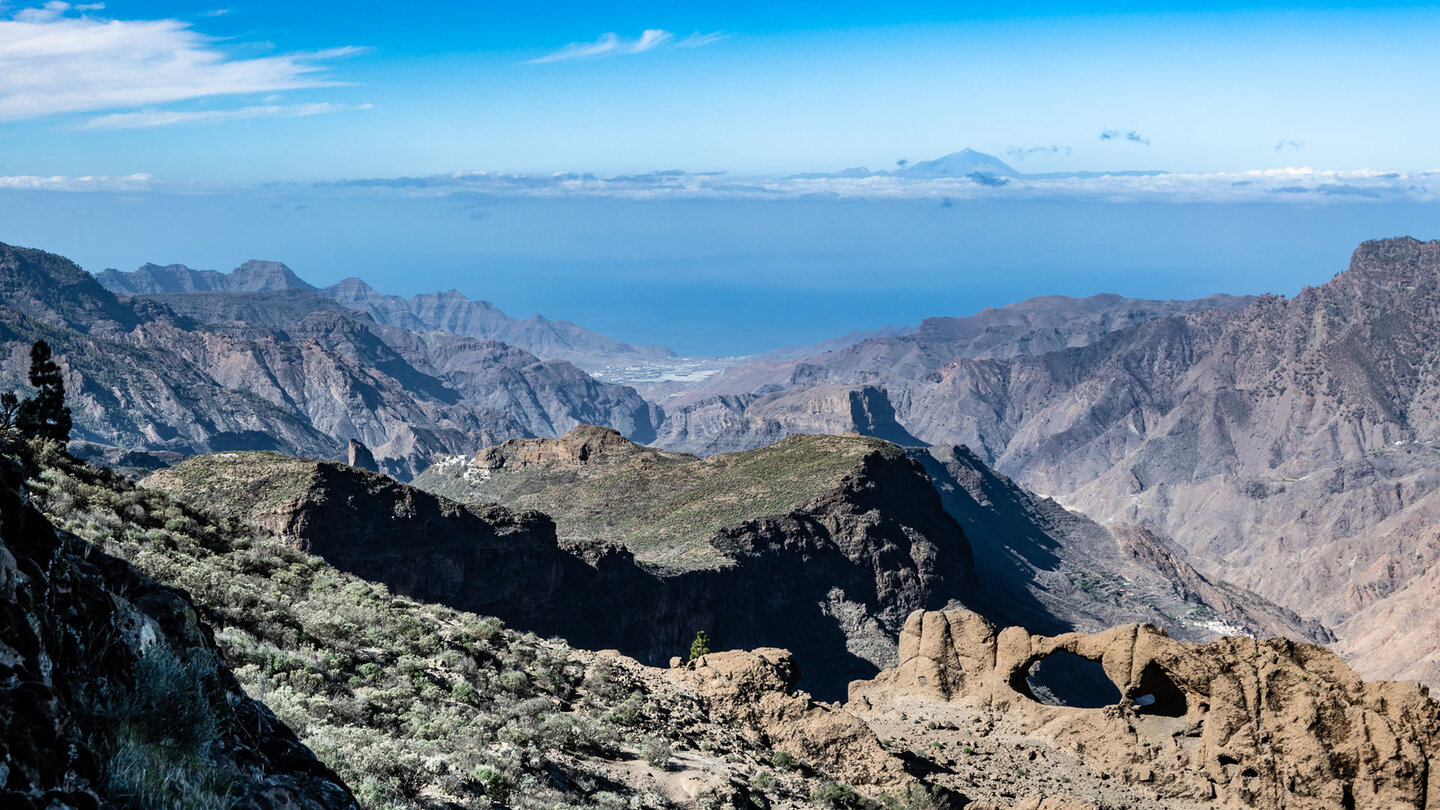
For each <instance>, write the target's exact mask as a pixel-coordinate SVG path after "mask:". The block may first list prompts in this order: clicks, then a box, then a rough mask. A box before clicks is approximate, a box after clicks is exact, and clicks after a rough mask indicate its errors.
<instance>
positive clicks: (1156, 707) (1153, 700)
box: [1131, 661, 1186, 717]
mask: <svg viewBox="0 0 1440 810" xmlns="http://www.w3.org/2000/svg"><path fill="white" fill-rule="evenodd" d="M1131 694H1132V695H1133V697H1132V698H1131V700H1132V701H1133V703H1132V704H1131V705H1132V706H1134V708H1135V711H1137V712H1139V713H1140V714H1158V715H1160V716H1162V717H1184V716H1185V705H1186V704H1185V692H1184V691H1183V690H1182V689H1181V688H1180V687H1178V686H1176V685H1175V681H1173V680H1171V679H1170V675H1169V674H1168V673H1167V672H1165V670H1164V668H1162V667H1161V666H1160V665H1159V664H1156V663H1155V662H1154V661H1152V662H1150V663H1148V664H1146V665H1145V668H1144V669H1143V670H1141V671H1140V680H1139V681H1138V682H1137V683H1136V685H1135V688H1134V689H1133V690H1132V692H1131Z"/></svg>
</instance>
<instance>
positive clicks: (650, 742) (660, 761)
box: [640, 737, 674, 771]
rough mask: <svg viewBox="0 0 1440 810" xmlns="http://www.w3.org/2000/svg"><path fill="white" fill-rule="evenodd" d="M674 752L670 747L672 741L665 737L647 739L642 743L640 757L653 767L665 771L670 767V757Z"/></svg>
mask: <svg viewBox="0 0 1440 810" xmlns="http://www.w3.org/2000/svg"><path fill="white" fill-rule="evenodd" d="M672 754H674V750H673V749H672V748H671V747H670V741H669V740H667V739H665V738H664V737H646V738H645V741H644V742H642V743H640V757H641V758H642V759H644V760H645V761H646V762H648V763H650V765H651V766H653V767H656V768H659V769H660V770H662V771H663V770H665V769H666V768H668V767H669V765H670V757H671V755H672Z"/></svg>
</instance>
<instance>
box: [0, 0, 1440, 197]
mask: <svg viewBox="0 0 1440 810" xmlns="http://www.w3.org/2000/svg"><path fill="white" fill-rule="evenodd" d="M4 8H5V9H6V12H0V13H8V15H9V16H10V17H11V19H10V20H9V21H8V22H6V23H0V26H9V27H10V28H12V29H14V28H20V27H24V29H25V30H24V31H23V32H20V31H16V32H12V33H11V34H10V35H8V36H7V35H5V34H0V67H7V68H13V67H14V66H15V65H17V64H22V63H26V62H28V63H29V64H31V65H34V64H35V63H36V61H37V59H38V58H39V57H38V56H37V52H39V53H40V54H42V55H43V53H44V51H45V47H46V46H45V45H39V46H35V49H34V50H32V51H29V52H25V53H22V54H21V55H20V56H19V57H18V58H12V59H10V60H7V58H6V56H5V52H6V50H7V47H8V49H10V50H12V52H13V50H14V49H15V48H16V46H17V44H19V43H17V42H15V41H14V40H15V39H16V38H27V39H29V40H30V41H31V42H32V43H33V41H34V40H36V39H42V38H47V37H48V41H49V47H50V48H51V53H52V54H60V55H58V56H56V55H52V56H49V57H47V58H49V59H52V60H54V61H63V62H64V63H66V64H68V65H70V66H71V67H72V68H73V72H72V73H71V74H68V75H52V76H51V77H50V81H51V82H53V83H54V85H57V86H58V85H60V84H61V83H62V82H63V86H64V87H65V88H66V90H67V92H68V93H69V94H70V95H79V96H80V97H79V98H70V99H66V100H64V101H62V100H61V99H59V98H58V96H59V95H60V94H59V93H58V92H56V90H57V89H58V87H57V86H46V83H45V81H46V80H45V79H43V78H41V79H37V80H36V81H35V82H34V83H32V84H31V85H29V86H24V87H22V86H17V85H21V84H23V81H24V80H23V78H22V77H20V76H18V75H17V74H18V73H19V72H20V71H18V70H16V69H7V70H4V71H0V74H9V75H10V76H11V78H9V79H6V78H3V77H0V121H3V123H0V174H6V175H14V174H35V175H69V176H76V175H128V174H133V173H148V174H152V175H157V176H161V177H166V178H171V179H175V180H194V181H212V182H239V183H255V182H262V181H272V180H315V179H338V178H346V177H378V176H396V175H415V174H434V173H441V172H449V171H454V170H462V169H488V170H503V171H516V172H552V171H561V170H577V171H595V172H638V171H649V170H653V169H670V168H679V169H686V170H691V171H703V170H726V171H731V172H742V173H753V172H793V171H814V170H834V169H838V168H843V167H846V166H853V165H869V166H870V167H871V168H884V167H886V166H888V165H890V164H891V163H893V161H895V160H897V159H900V158H908V159H911V160H915V159H923V158H933V157H937V156H939V155H942V154H945V153H947V152H950V151H954V150H955V149H958V148H961V147H964V146H970V147H974V148H976V149H979V150H981V151H984V152H988V153H991V154H995V155H999V156H1001V157H1007V152H1010V155H1009V157H1007V159H1009V160H1011V161H1012V162H1015V163H1016V165H1017V166H1018V167H1020V168H1023V169H1024V170H1027V171H1053V170H1073V169H1107V170H1113V169H1166V170H1171V171H1215V170H1225V169H1229V170H1238V169H1257V168H1266V167H1278V166H1294V165H1305V166H1319V167H1324V168H1331V169H1342V168H1345V169H1358V168H1379V169H1399V170H1420V169H1436V168H1440V158H1437V156H1436V154H1435V149H1434V146H1433V144H1434V143H1435V137H1434V136H1435V135H1436V134H1437V132H1440V104H1437V103H1436V102H1437V101H1440V98H1437V95H1440V89H1437V87H1440V83H1436V82H1434V81H1433V77H1434V76H1436V75H1440V49H1437V48H1435V47H1434V35H1435V32H1436V31H1437V30H1440V9H1437V8H1436V7H1434V6H1433V4H1431V5H1430V6H1426V5H1422V4H1414V5H1412V6H1411V7H1409V8H1406V7H1404V5H1403V4H1402V5H1399V6H1396V5H1394V4H1390V5H1389V6H1388V7H1375V8H1367V7H1365V4H1363V3H1362V4H1356V3H1346V4H1343V5H1341V4H1335V5H1334V6H1333V7H1332V6H1326V5H1323V4H1321V5H1315V6H1311V7H1309V8H1305V7H1300V6H1289V7H1285V8H1274V9H1269V10H1266V9H1260V10H1253V9H1251V10H1247V9H1245V8H1244V7H1243V4H1239V3H1231V4H1215V3H1192V4H1184V3H1181V4H1166V5H1161V4H1148V3H1130V4H1106V5H1104V6H1101V5H1096V4H1064V5H1061V4H1030V5H1019V6H1003V5H1000V4H994V3H974V4H963V3H904V2H898V3H884V4H875V3H847V2H830V3H819V2H816V3H723V4H711V5H709V6H708V7H706V6H704V5H703V4H676V3H666V4H653V3H628V4H612V3H574V4H570V3H535V4H515V3H493V2H492V3H458V2H457V3H418V4H405V5H402V4H387V3H374V2H371V3H344V4H340V3H327V2H312V3H278V2H253V1H252V2H242V3H236V4H217V5H213V6H211V5H195V4H187V3H175V2H127V1H126V0H118V2H109V3H106V4H104V7H103V8H98V9H97V8H85V7H84V6H81V7H78V8H73V7H72V8H68V9H64V10H61V9H59V8H58V7H56V6H54V5H53V4H52V10H51V11H49V12H45V11H42V10H39V9H37V8H36V7H34V6H29V7H27V6H26V5H25V4H17V3H13V2H12V3H10V4H9V5H7V6H5V7H4ZM81 9H84V10H81ZM221 12H223V13H221ZM17 18H18V20H17ZM25 19H30V20H32V22H30V23H29V24H25V23H23V22H21V21H20V20H25ZM87 21H88V22H87ZM159 21H173V22H171V23H169V24H168V25H166V24H162V23H161V22H159ZM88 29H99V30H106V29H110V30H111V33H112V34H114V36H112V37H110V39H108V40H105V41H94V42H83V41H82V40H83V39H84V36H83V32H84V31H85V30H88ZM122 30H124V31H126V32H128V33H127V34H126V36H125V38H124V39H122V38H121V36H120V32H121V31H122ZM646 31H651V32H657V33H655V34H654V35H653V36H652V37H651V38H650V39H649V40H643V41H644V42H645V44H646V45H651V44H653V45H654V47H641V48H637V47H635V46H636V45H639V44H641V42H642V38H643V37H644V36H645V33H644V32H646ZM607 35H613V37H614V41H615V42H616V47H613V48H611V49H609V50H608V51H605V52H604V54H603V55H598V56H592V57H591V58H575V59H556V60H554V61H548V62H544V61H542V62H536V61H535V60H539V59H544V58H545V57H546V56H547V55H554V54H557V53H561V54H563V53H564V49H565V48H566V46H567V45H571V47H572V52H581V51H582V48H583V46H584V45H585V44H587V43H588V44H593V43H596V42H597V41H602V38H603V37H606V36H607ZM92 39H99V38H98V37H92ZM572 44H573V45H572ZM122 47H123V48H124V52H126V53H129V54H131V58H134V59H139V58H142V57H143V56H144V55H145V54H146V49H147V48H151V49H153V50H154V55H155V56H158V57H162V58H164V59H170V58H174V57H175V55H176V52H177V48H179V49H180V50H183V51H184V53H183V54H182V56H183V58H184V61H183V64H182V65H181V67H180V69H178V70H176V71H175V75H174V76H173V77H168V78H167V86H166V87H164V88H163V89H162V90H160V91H159V92H156V93H150V94H147V93H145V92H144V91H143V90H141V89H140V88H137V87H134V86H133V85H132V86H131V87H130V88H129V89H130V92H129V93H127V92H125V88H120V89H118V91H116V92H109V93H107V92H102V91H103V90H105V89H107V88H104V87H102V86H100V85H104V84H105V83H106V81H107V80H109V81H123V78H124V75H125V74H124V69H125V68H126V67H127V65H125V64H123V63H124V59H123V58H120V57H117V51H118V50H119V49H120V48H122ZM207 60H210V61H207ZM151 64H153V63H151ZM222 74H224V75H222ZM87 82H88V83H91V84H95V85H97V86H96V87H94V88H93V90H94V92H93V94H92V97H86V96H85V93H84V92H83V90H82V92H80V93H78V94H76V93H75V92H74V90H75V85H76V84H77V83H78V84H82V85H83V84H85V83H87ZM306 85H320V86H306ZM167 93H168V95H169V96H170V97H169V98H167V97H166V95H167ZM26 96H40V97H41V98H40V100H38V101H36V100H34V99H33V98H27V97H26ZM163 121H170V122H172V123H159V122H163ZM144 124H148V125H144ZM142 125H143V126H142ZM122 126H124V127H127V128H124V129H121V128H118V127H122ZM1106 130H1114V131H1119V132H1131V131H1133V132H1136V133H1138V134H1139V135H1140V136H1141V137H1142V138H1143V139H1144V140H1145V141H1148V145H1146V144H1143V143H1139V142H1136V141H1130V140H1125V139H1112V140H1101V139H1100V137H1099V136H1100V134H1101V133H1102V132H1104V131H1106ZM1050 147H1059V149H1058V150H1056V151H1046V152H1031V153H1029V154H1028V155H1027V154H1025V152H1024V150H1031V149H1038V148H1045V149H1049V148H1050ZM1277 147H1278V148H1277ZM1020 155H1025V156H1024V157H1023V158H1022V157H1019V156H1020Z"/></svg>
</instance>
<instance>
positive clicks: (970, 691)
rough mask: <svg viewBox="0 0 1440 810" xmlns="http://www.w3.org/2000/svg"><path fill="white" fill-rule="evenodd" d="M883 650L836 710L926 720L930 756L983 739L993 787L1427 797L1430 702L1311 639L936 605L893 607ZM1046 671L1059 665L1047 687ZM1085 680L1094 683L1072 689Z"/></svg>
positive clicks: (1149, 799) (1380, 804)
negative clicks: (1177, 632) (896, 625)
mask: <svg viewBox="0 0 1440 810" xmlns="http://www.w3.org/2000/svg"><path fill="white" fill-rule="evenodd" d="M900 661H901V663H900V665H899V666H898V667H897V668H895V669H894V670H890V671H887V672H885V673H882V674H881V675H880V676H878V677H877V678H875V679H874V680H871V681H865V682H857V683H855V684H853V685H852V686H851V690H850V702H849V704H848V708H849V709H850V710H851V711H852V712H854V713H855V714H856V715H857V716H859V717H860V718H862V719H865V720H866V721H867V723H868V724H869V725H870V727H871V728H872V729H875V730H876V731H877V732H879V733H881V734H884V733H885V732H886V730H889V729H892V728H896V727H897V724H896V721H897V720H901V719H903V718H906V717H908V718H912V719H919V720H923V721H926V722H927V728H931V729H933V730H934V731H935V733H934V734H933V735H930V736H933V740H932V742H933V744H934V746H935V747H937V748H941V749H944V748H949V747H951V746H955V745H957V744H963V743H965V742H967V741H970V740H977V741H978V739H980V738H983V739H984V740H985V743H984V744H983V746H984V747H983V752H984V755H985V760H986V765H987V766H988V767H990V768H991V769H993V772H998V774H997V775H998V778H997V780H996V781H998V782H1009V783H1010V784H1009V785H1007V786H1003V787H1002V786H1001V785H995V787H1000V788H1001V797H1004V795H1005V794H1006V793H1008V794H1010V795H1016V794H1018V795H1024V793H1025V792H1029V791H1045V792H1047V793H1049V794H1050V795H1052V796H1053V795H1057V794H1059V795H1063V794H1064V793H1066V792H1068V790H1074V788H1068V789H1067V787H1066V786H1067V785H1077V786H1080V790H1082V791H1085V792H1087V793H1090V796H1091V802H1092V803H1086V804H1081V805H1079V806H1089V807H1093V806H1095V804H1094V803H1093V802H1098V803H1099V804H1100V805H1112V804H1130V805H1131V806H1157V805H1158V806H1166V807H1192V806H1194V807H1200V806H1205V807H1236V808H1239V807H1247V808H1250V807H1261V808H1291V807H1317V808H1319V807H1335V808H1352V807H1353V808H1391V807H1415V808H1430V807H1435V806H1440V793H1437V788H1440V780H1437V776H1436V774H1437V769H1436V768H1435V762H1436V758H1437V757H1440V705H1437V704H1436V703H1435V701H1434V700H1432V699H1431V698H1430V697H1429V696H1428V693H1427V690H1426V689H1425V688H1424V687H1421V686H1419V685H1417V684H1414V683H1385V682H1381V683H1365V682H1362V681H1361V680H1360V679H1359V678H1358V677H1357V676H1356V675H1355V674H1354V673H1353V672H1352V671H1351V670H1350V669H1349V668H1348V667H1346V666H1345V664H1344V663H1342V662H1341V661H1340V659H1339V658H1338V657H1337V656H1336V655H1334V654H1333V653H1331V652H1329V651H1328V650H1325V649H1324V648H1322V647H1317V646H1313V645H1308V644H1297V643H1294V642H1291V641H1286V640H1283V639H1271V640H1268V641H1256V640H1254V639H1248V638H1229V639H1224V640H1221V641H1217V642H1214V643H1211V644H1207V645H1204V646H1197V645H1193V644H1186V643H1183V642H1179V641H1175V640H1172V639H1170V638H1168V637H1166V636H1165V635H1164V633H1163V632H1161V631H1159V630H1158V629H1157V628H1155V627H1152V626H1148V625H1128V626H1122V627H1116V628H1113V629H1111V630H1109V631H1106V632H1104V633H1100V634H1096V635H1084V634H1078V633H1072V634H1066V635H1061V636H1056V637H1046V636H1038V635H1032V634H1030V633H1028V632H1026V631H1025V630H1024V629H1022V628H1019V627H1011V628H1007V629H1005V630H997V629H996V628H995V627H994V626H993V625H991V624H990V623H988V622H986V621H985V620H984V619H982V618H981V617H979V616H978V615H976V614H973V613H969V612H966V611H946V612H928V613H917V614H916V615H914V616H912V617H911V618H910V620H909V622H907V624H906V626H905V631H904V633H903V635H902V636H901V650H900ZM1037 663H1038V664H1040V666H1039V667H1037V666H1036V665H1037ZM1047 666H1053V667H1057V668H1059V669H1060V670H1061V673H1060V674H1061V675H1062V676H1064V677H1061V678H1058V679H1057V678H1054V677H1053V675H1052V677H1051V680H1050V685H1051V686H1052V687H1053V689H1045V688H1043V682H1042V680H1040V678H1041V676H1040V672H1041V671H1042V670H1043V669H1044V668H1045V667H1047ZM1092 671H1093V674H1090V673H1091V672H1092ZM1087 675H1089V677H1091V678H1093V682H1094V683H1095V684H1097V685H1098V687H1099V688H1100V689H1101V690H1102V691H1103V692H1107V693H1108V694H1104V695H1103V696H1102V697H1100V699H1098V700H1092V699H1090V698H1092V697H1094V696H1093V695H1087V694H1085V693H1084V692H1083V691H1081V690H1079V688H1078V687H1079V684H1080V683H1081V682H1082V681H1083V679H1084V677H1086V676H1087ZM1077 704H1079V705H1077ZM1082 706H1090V707H1089V708H1087V707H1082ZM912 733H913V732H912ZM972 744H973V743H972ZM977 747H979V746H977ZM969 750H970V749H968V748H967V752H968V751H969ZM1017 755H1018V756H1017ZM1006 760H1008V761H1010V762H1015V761H1017V760H1018V762H1019V763H1020V765H1019V766H1016V767H1008V768H1007V766H1006V765H1005V764H1003V763H1004V762H1005V761H1006ZM997 766H998V767H997ZM961 770H962V771H964V770H970V768H968V767H966V768H962V769H961ZM999 774H1003V775H999ZM1057 774H1063V776H1064V778H1062V779H1056V778H1055V777H1056V776H1057ZM992 784H993V783H992ZM993 789H994V788H992V790H993ZM972 797H974V794H972ZM1077 798H1078V797H1077Z"/></svg>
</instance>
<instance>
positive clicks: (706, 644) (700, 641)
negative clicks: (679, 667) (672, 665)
mask: <svg viewBox="0 0 1440 810" xmlns="http://www.w3.org/2000/svg"><path fill="white" fill-rule="evenodd" d="M709 654H710V637H709V636H707V635H705V631H704V630H701V631H700V632H698V633H696V634H695V640H694V641H692V642H690V660H691V661H694V660H695V659H696V658H699V657H700V656H702V655H709Z"/></svg>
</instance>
